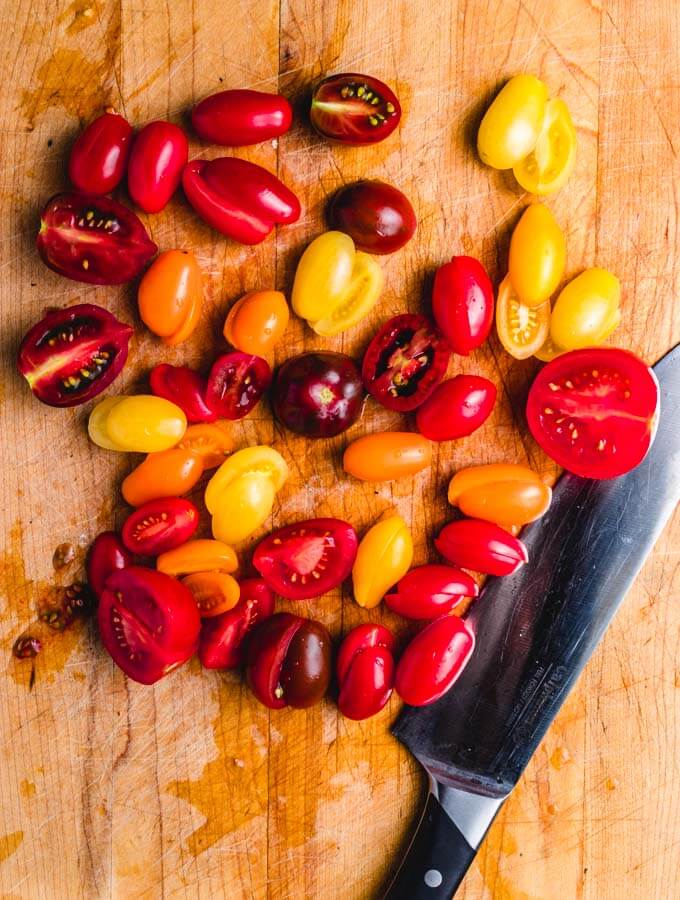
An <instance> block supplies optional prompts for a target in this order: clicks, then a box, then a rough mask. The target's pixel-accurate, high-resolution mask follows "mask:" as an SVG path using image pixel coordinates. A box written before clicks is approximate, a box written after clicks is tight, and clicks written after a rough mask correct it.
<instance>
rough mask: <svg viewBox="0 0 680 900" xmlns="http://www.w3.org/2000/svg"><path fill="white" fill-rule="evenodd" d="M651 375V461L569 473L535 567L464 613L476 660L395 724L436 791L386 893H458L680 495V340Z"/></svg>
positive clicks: (540, 538)
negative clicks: (656, 401) (603, 473)
mask: <svg viewBox="0 0 680 900" xmlns="http://www.w3.org/2000/svg"><path fill="white" fill-rule="evenodd" d="M654 372H655V374H656V376H657V378H658V380H659V385H660V395H661V396H660V417H659V425H658V430H657V434H656V437H655V440H654V443H653V444H652V447H651V449H650V451H649V453H648V454H647V456H646V458H645V459H644V460H643V462H642V463H641V464H640V465H639V466H637V467H636V468H635V469H633V470H632V471H631V472H629V473H627V474H626V475H623V476H621V477H619V478H614V479H610V480H608V481H591V480H589V479H584V478H580V477H578V476H575V475H571V474H568V473H566V474H564V475H563V476H562V477H561V478H560V480H559V481H558V483H557V485H556V487H555V490H554V493H553V501H552V504H551V506H550V509H549V511H548V513H546V515H545V516H544V517H543V518H542V519H541V520H540V521H538V522H534V523H533V524H531V525H529V526H527V528H525V529H524V531H523V533H522V540H523V541H524V543H525V544H526V546H527V549H528V551H529V560H530V561H529V564H528V565H525V566H524V567H523V568H522V569H521V570H520V571H519V572H518V573H517V574H516V575H514V576H511V577H507V578H494V579H489V580H488V581H487V584H486V585H485V587H484V589H483V591H482V593H481V595H480V597H479V599H478V601H477V602H476V603H475V604H474V606H473V607H472V609H471V611H470V613H469V615H468V616H467V619H466V621H467V622H468V624H469V625H470V626H471V627H472V629H473V631H474V632H475V636H476V648H475V652H474V653H473V655H472V658H471V660H470V662H469V663H468V666H467V668H466V669H465V670H464V672H463V673H462V675H461V676H460V678H459V679H458V681H457V682H456V684H455V685H454V687H453V688H452V689H451V690H450V691H449V692H448V693H447V694H446V695H445V696H444V697H442V698H441V699H440V700H439V701H437V702H436V703H434V704H432V705H431V706H426V707H420V708H414V707H406V708H405V710H404V711H403V712H402V714H401V715H400V717H399V719H398V720H397V722H396V723H395V725H394V727H393V729H392V732H393V734H394V735H395V736H396V737H397V738H398V739H399V740H400V741H401V742H402V743H403V744H405V745H406V746H407V747H408V749H409V750H410V751H411V752H412V753H413V754H414V756H415V757H416V758H417V759H418V760H419V762H420V763H421V764H422V765H423V766H424V768H425V769H426V771H427V773H428V775H429V778H430V792H429V795H428V798H427V802H426V805H425V809H424V812H423V815H422V818H421V820H420V823H419V825H418V827H417V830H416V833H415V836H414V838H413V841H412V842H411V845H410V847H409V849H408V852H407V854H406V856H405V857H404V859H403V862H402V864H401V866H400V868H399V869H398V871H397V874H396V876H395V878H394V880H393V882H392V884H391V885H390V887H389V888H388V890H387V893H386V895H385V896H386V897H387V898H389V900H425V898H429V900H444V898H449V897H451V896H452V895H453V893H454V892H455V890H456V888H457V887H458V885H459V884H460V882H461V881H462V879H463V876H464V875H465V872H466V871H467V869H468V867H469V865H470V863H471V862H472V860H473V858H474V856H475V854H476V851H477V848H478V847H479V844H480V843H481V840H482V838H483V837H484V834H485V833H486V831H487V830H488V828H489V826H490V824H491V822H492V821H493V819H494V817H495V816H496V814H497V813H498V810H499V809H500V807H501V805H502V803H503V801H504V800H505V799H506V798H507V796H508V794H509V793H510V791H511V790H512V788H513V787H514V786H515V784H516V783H517V781H518V780H519V778H520V776H521V774H522V772H523V770H524V768H525V767H526V765H527V763H528V762H529V759H530V758H531V756H532V755H533V753H534V751H535V750H536V747H537V746H538V744H539V743H540V741H541V739H542V738H543V736H544V734H545V732H546V731H547V729H548V727H549V726H550V723H551V722H552V720H553V719H554V718H555V716H556V715H557V712H558V711H559V709H560V707H561V705H562V703H563V702H564V700H565V698H566V696H567V694H568V693H569V691H570V690H571V688H572V687H573V685H574V682H575V681H576V679H577V678H578V676H579V674H580V673H581V671H582V670H583V667H584V666H585V664H586V663H587V661H588V659H589V658H590V656H591V654H592V653H593V651H594V650H595V648H596V646H597V644H598V643H599V641H600V639H601V638H602V635H603V634H604V632H605V630H606V628H607V626H608V625H609V622H610V621H611V619H612V617H613V616H614V614H615V612H616V610H617V609H618V607H619V605H620V603H621V601H622V600H623V598H624V596H625V594H626V592H627V591H628V589H629V587H630V586H631V584H632V582H633V580H634V579H635V577H636V575H637V573H638V572H639V571H640V568H641V567H642V564H643V563H644V561H645V558H646V557H647V555H648V553H649V551H650V550H651V548H652V546H653V545H654V542H655V541H656V539H657V538H658V536H659V533H660V532H661V530H662V528H663V527H664V525H665V524H666V522H667V521H668V519H669V518H670V516H671V514H672V512H673V510H674V508H675V506H676V505H677V503H678V501H679V500H680V345H677V346H676V347H675V348H674V349H673V350H672V351H670V352H669V353H668V354H667V355H666V356H665V357H664V358H663V359H662V360H661V361H660V362H659V363H657V365H656V366H655V367H654Z"/></svg>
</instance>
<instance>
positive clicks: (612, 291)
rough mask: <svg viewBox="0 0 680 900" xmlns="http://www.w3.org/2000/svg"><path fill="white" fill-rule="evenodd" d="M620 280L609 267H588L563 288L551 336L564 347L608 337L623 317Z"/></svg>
mask: <svg viewBox="0 0 680 900" xmlns="http://www.w3.org/2000/svg"><path fill="white" fill-rule="evenodd" d="M620 298H621V284H620V282H619V279H618V278H617V277H616V275H612V273H611V272H608V271H607V270H606V269H598V268H595V269H586V271H585V272H581V274H580V275H577V276H576V278H573V279H572V280H571V281H570V282H569V284H568V285H566V287H564V288H562V290H561V291H560V294H559V296H558V298H557V300H556V302H555V306H554V308H553V311H552V315H551V317H550V337H551V338H552V340H553V343H554V344H556V345H557V346H558V347H560V348H564V349H565V350H579V349H581V348H583V347H593V346H596V345H597V344H601V343H602V342H603V341H605V340H606V339H607V338H608V337H609V335H610V334H611V333H612V331H614V329H615V328H618V325H619V322H620V321H621V312H620V310H619V300H620Z"/></svg>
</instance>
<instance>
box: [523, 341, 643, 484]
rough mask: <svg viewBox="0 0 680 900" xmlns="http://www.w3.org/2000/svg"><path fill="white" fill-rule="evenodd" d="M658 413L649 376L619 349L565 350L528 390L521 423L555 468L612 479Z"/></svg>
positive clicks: (639, 453)
mask: <svg viewBox="0 0 680 900" xmlns="http://www.w3.org/2000/svg"><path fill="white" fill-rule="evenodd" d="M658 413H659V384H658V382H657V380H656V376H655V375H654V372H652V370H651V369H650V368H649V367H648V366H646V365H645V363H644V362H642V360H640V359H638V357H637V356H635V355H634V354H632V353H629V352H628V351H627V350H617V349H615V348H613V347H592V348H590V349H587V350H572V351H571V352H569V353H564V354H562V356H558V357H557V358H556V359H554V360H552V362H549V363H548V365H547V366H545V367H544V368H543V369H541V371H540V372H539V373H538V375H537V376H536V378H535V379H534V383H533V384H532V385H531V389H530V391H529V399H528V401H527V420H528V422H529V428H530V429H531V433H532V434H533V436H534V438H535V440H536V441H537V442H538V443H539V444H540V445H541V447H542V448H543V450H545V452H546V453H547V454H548V456H550V457H552V459H554V460H555V462H556V463H558V464H559V465H560V466H564V468H565V469H567V470H568V471H569V472H574V473H575V474H576V475H581V476H582V477H583V478H613V477H615V476H616V475H623V474H624V473H625V472H628V471H630V469H632V468H634V467H635V466H637V465H638V463H640V462H642V460H643V459H644V457H645V455H646V453H647V451H648V450H649V448H650V446H651V444H652V441H653V440H654V435H655V433H656V424H657V419H658Z"/></svg>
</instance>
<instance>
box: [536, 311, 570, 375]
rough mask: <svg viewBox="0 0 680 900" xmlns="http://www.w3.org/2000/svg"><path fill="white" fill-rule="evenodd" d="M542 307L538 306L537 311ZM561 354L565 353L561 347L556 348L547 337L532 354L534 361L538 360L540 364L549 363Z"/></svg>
mask: <svg viewBox="0 0 680 900" xmlns="http://www.w3.org/2000/svg"><path fill="white" fill-rule="evenodd" d="M541 308H542V307H540V306H539V309H541ZM562 353H566V350H564V349H563V348H562V347H558V346H557V344H555V343H554V341H553V339H552V338H551V337H550V335H548V337H547V338H546V339H545V343H544V344H543V345H542V346H541V347H539V349H538V350H537V351H536V352H535V353H534V356H535V357H536V359H540V360H541V362H550V360H551V359H555V358H556V357H558V356H560V355H561V354H562Z"/></svg>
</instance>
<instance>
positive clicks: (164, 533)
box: [121, 497, 198, 556]
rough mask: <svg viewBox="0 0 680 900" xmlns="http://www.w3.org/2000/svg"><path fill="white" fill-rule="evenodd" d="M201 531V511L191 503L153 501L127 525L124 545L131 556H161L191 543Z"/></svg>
mask: <svg viewBox="0 0 680 900" xmlns="http://www.w3.org/2000/svg"><path fill="white" fill-rule="evenodd" d="M197 528H198V510H197V509H196V507H195V506H194V504H193V503H192V502H191V501H190V500H184V499H182V498H180V497H164V498H160V499H158V500H150V501H149V502H148V503H145V504H144V505H143V506H140V507H139V509H136V510H135V511H134V512H133V513H132V514H131V515H130V516H128V518H127V519H126V521H125V524H124V525H123V529H122V532H121V535H122V538H123V543H124V544H125V546H126V547H127V549H128V550H129V551H130V552H131V553H138V554H139V555H140V556H158V555H159V554H160V553H165V552H166V551H167V550H173V549H174V548H175V547H179V546H180V545H181V544H184V543H185V542H186V541H188V540H189V538H190V537H193V535H194V534H195V532H196V529H197Z"/></svg>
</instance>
